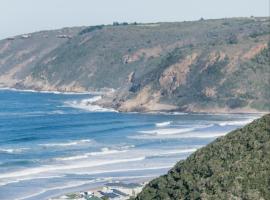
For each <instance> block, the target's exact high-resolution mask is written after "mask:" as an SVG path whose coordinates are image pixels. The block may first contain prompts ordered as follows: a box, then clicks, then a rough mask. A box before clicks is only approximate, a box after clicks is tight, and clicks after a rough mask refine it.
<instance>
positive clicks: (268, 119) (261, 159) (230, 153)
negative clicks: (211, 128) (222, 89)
mask: <svg viewBox="0 0 270 200" xmlns="http://www.w3.org/2000/svg"><path fill="white" fill-rule="evenodd" d="M269 177H270V114H268V115H265V116H264V117H262V118H260V119H258V120H255V121H254V122H252V123H250V124H249V125H246V126H245V127H243V128H241V129H237V130H235V131H233V132H231V133H229V134H228V135H226V136H225V137H221V138H218V139H217V140H216V141H214V142H212V143H211V144H209V145H207V146H206V147H204V148H202V149H200V150H198V151H196V152H195V153H193V154H192V155H191V156H189V157H188V158H187V159H186V160H185V161H180V162H179V163H177V164H176V165H175V167H174V168H173V169H171V170H170V171H169V172H168V174H166V175H164V176H161V177H159V178H157V179H154V180H153V181H151V182H150V183H149V184H148V185H147V186H146V187H145V188H144V189H143V191H142V192H141V193H140V194H139V195H138V196H137V197H136V199H137V200H151V199H156V200H166V199H213V200H214V199H224V200H225V199H254V200H255V199H265V200H266V199H270V178H269Z"/></svg>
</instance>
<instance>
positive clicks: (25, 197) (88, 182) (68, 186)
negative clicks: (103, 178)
mask: <svg viewBox="0 0 270 200" xmlns="http://www.w3.org/2000/svg"><path fill="white" fill-rule="evenodd" d="M93 182H95V180H91V181H79V182H76V183H68V184H67V185H64V186H57V187H51V188H46V189H42V190H40V191H39V192H36V193H34V194H31V195H28V196H23V197H19V198H16V199H15V200H24V199H29V198H33V197H35V196H39V195H41V194H43V193H45V192H48V191H53V190H63V189H68V188H74V187H79V186H82V185H86V184H90V183H93Z"/></svg>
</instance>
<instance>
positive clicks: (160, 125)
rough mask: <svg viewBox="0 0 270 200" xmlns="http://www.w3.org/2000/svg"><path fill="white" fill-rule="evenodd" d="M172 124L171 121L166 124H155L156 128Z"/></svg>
mask: <svg viewBox="0 0 270 200" xmlns="http://www.w3.org/2000/svg"><path fill="white" fill-rule="evenodd" d="M171 123H172V122H171V121H167V122H160V123H156V126H157V127H164V126H169V125H170V124H171Z"/></svg>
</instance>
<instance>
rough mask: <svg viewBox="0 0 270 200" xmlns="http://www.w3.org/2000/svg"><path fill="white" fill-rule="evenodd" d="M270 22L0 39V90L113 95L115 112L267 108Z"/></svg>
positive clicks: (82, 30) (108, 28) (120, 26)
mask: <svg viewBox="0 0 270 200" xmlns="http://www.w3.org/2000/svg"><path fill="white" fill-rule="evenodd" d="M269 26H270V25H269V17H268V18H267V17H265V18H253V17H251V18H229V19H213V20H198V21H189V22H173V23H152V24H140V23H132V24H127V23H115V24H114V25H99V26H90V27H78V28H66V29H62V30H56V31H47V32H38V33H33V34H31V37H29V38H21V37H22V36H17V37H15V38H12V39H11V38H9V39H6V40H2V41H0V72H1V74H0V86H2V87H16V88H22V89H36V90H60V91H92V90H101V89H104V88H109V89H114V90H116V92H115V94H114V95H113V96H110V97H111V98H107V99H106V101H105V102H100V104H102V105H106V106H110V107H114V108H116V109H118V110H120V111H157V110H158V111H161V110H164V111H165V110H166V111H168V110H180V111H191V112H231V111H234V112H254V111H258V110H260V111H268V110H270V101H269V98H270V94H269V90H268V88H269V87H270V80H269V77H270V66H269V63H270V61H269V36H270V35H269V34H270V31H269V30H270V27H269Z"/></svg>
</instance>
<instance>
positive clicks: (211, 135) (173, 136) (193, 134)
mask: <svg viewBox="0 0 270 200" xmlns="http://www.w3.org/2000/svg"><path fill="white" fill-rule="evenodd" d="M226 134H227V133H225V132H208V133H206V132H190V133H184V134H163V135H161V134H160V135H153V134H152V135H151V134H142V135H134V136H128V138H131V139H138V140H141V139H150V140H151V139H158V140H160V139H181V138H217V137H220V136H224V135H226Z"/></svg>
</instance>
